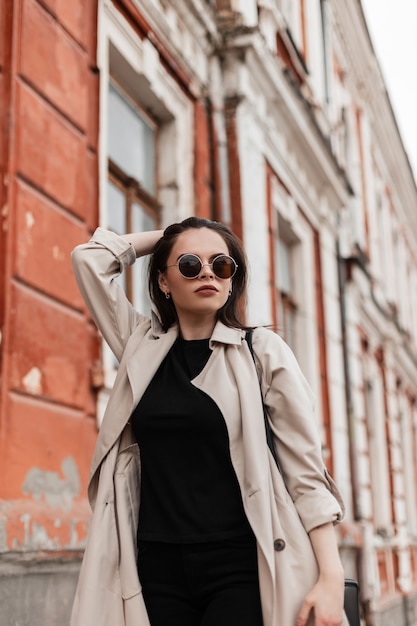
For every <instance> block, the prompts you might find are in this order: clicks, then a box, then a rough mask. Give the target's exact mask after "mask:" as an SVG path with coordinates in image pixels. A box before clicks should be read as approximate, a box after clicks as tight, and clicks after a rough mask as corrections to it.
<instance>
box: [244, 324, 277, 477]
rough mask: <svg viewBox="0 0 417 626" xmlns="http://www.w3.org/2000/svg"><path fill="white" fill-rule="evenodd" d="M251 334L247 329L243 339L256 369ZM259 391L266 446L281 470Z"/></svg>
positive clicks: (251, 331)
mask: <svg viewBox="0 0 417 626" xmlns="http://www.w3.org/2000/svg"><path fill="white" fill-rule="evenodd" d="M252 334H253V330H252V329H250V330H247V331H246V336H245V339H246V343H247V344H248V348H249V351H250V353H251V355H252V359H253V362H254V364H255V369H256V361H255V354H254V352H253V346H252ZM259 386H260V385H259ZM260 391H261V398H262V407H263V410H264V423H265V434H266V442H267V444H268V448H269V449H270V450H271V454H272V456H273V457H274V461H275V463H276V465H277V467H278V469H279V471H281V468H280V465H279V460H278V454H277V451H276V449H275V443H274V436H273V433H272V429H271V425H270V423H269V417H268V412H267V410H266V406H265V402H264V398H263V395H262V389H260Z"/></svg>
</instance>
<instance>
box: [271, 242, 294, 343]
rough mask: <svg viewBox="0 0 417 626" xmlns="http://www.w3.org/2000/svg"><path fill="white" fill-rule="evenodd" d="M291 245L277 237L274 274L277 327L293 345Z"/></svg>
mask: <svg viewBox="0 0 417 626" xmlns="http://www.w3.org/2000/svg"><path fill="white" fill-rule="evenodd" d="M291 248H292V246H291V244H290V243H288V242H287V241H285V240H284V239H282V238H281V236H279V237H278V239H277V240H276V251H275V263H276V268H275V276H276V277H277V280H278V282H277V285H276V288H277V292H278V327H279V330H280V332H281V333H282V336H283V338H284V339H285V341H286V342H287V343H288V344H289V345H290V346H291V347H294V344H295V336H294V335H295V316H296V312H297V306H296V303H295V297H294V283H293V275H292V274H293V273H292V250H291Z"/></svg>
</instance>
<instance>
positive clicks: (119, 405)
mask: <svg viewBox="0 0 417 626" xmlns="http://www.w3.org/2000/svg"><path fill="white" fill-rule="evenodd" d="M177 336H178V327H177V326H176V325H175V326H172V327H171V328H170V329H169V330H168V332H166V333H164V332H162V333H160V334H155V333H154V332H153V331H152V329H150V330H149V331H148V332H147V333H146V334H145V335H144V336H143V333H141V332H140V329H138V331H137V332H135V333H133V334H132V336H131V338H130V340H129V343H128V345H127V347H126V354H125V357H124V359H122V361H121V363H120V367H119V372H118V375H117V378H116V381H115V384H114V389H113V393H112V395H111V398H110V400H109V403H108V405H107V408H106V412H105V414H104V418H103V424H102V426H101V428H100V431H99V435H98V439H97V444H96V448H95V450H94V456H93V460H92V464H91V471H90V483H91V479H92V477H93V476H94V475H95V473H96V471H97V469H98V468H99V466H100V463H101V462H102V461H103V459H104V457H105V456H106V454H107V453H108V451H109V450H110V449H111V448H112V446H113V445H114V444H115V443H116V441H117V440H118V439H119V437H120V436H121V435H122V433H123V430H124V428H125V426H126V424H127V423H128V421H129V418H130V416H131V414H132V411H133V409H134V408H135V406H136V405H137V403H138V401H139V400H140V398H141V396H142V395H143V393H144V392H145V390H146V388H147V386H148V385H149V383H150V382H151V380H152V378H153V376H154V375H155V372H156V371H157V369H158V367H159V366H160V364H161V362H162V361H163V359H164V358H165V356H166V355H167V354H168V352H169V350H170V349H171V347H172V345H173V344H174V342H175V340H176V338H177ZM139 346H140V348H139Z"/></svg>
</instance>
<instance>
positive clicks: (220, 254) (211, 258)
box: [176, 252, 229, 263]
mask: <svg viewBox="0 0 417 626" xmlns="http://www.w3.org/2000/svg"><path fill="white" fill-rule="evenodd" d="M186 254H192V255H194V256H198V258H199V259H200V260H201V257H200V255H199V254H197V253H196V252H182V253H181V254H180V255H179V256H177V259H176V262H177V263H178V261H179V260H180V258H181V257H182V256H185V255H186ZM216 256H229V253H228V252H216V253H215V254H212V255H211V256H209V261H210V263H211V262H212V261H213V259H215V258H216Z"/></svg>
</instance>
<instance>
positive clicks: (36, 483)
mask: <svg viewBox="0 0 417 626" xmlns="http://www.w3.org/2000/svg"><path fill="white" fill-rule="evenodd" d="M61 470H62V474H63V478H61V477H60V475H59V474H58V472H50V471H46V470H42V469H39V468H38V467H33V468H32V469H31V470H30V471H29V472H28V473H27V474H26V477H25V480H24V483H23V486H22V491H23V493H24V494H26V495H31V496H32V497H33V498H35V500H38V501H40V500H42V499H43V498H44V499H45V501H46V503H47V504H48V505H49V506H51V507H53V508H58V507H61V508H62V509H63V510H64V511H68V510H69V509H70V508H71V507H72V505H73V499H74V498H75V497H76V496H78V494H79V493H80V476H79V473H78V467H77V464H76V462H75V460H74V459H73V458H72V457H71V456H69V457H67V458H66V459H64V460H63V461H62V464H61Z"/></svg>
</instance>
